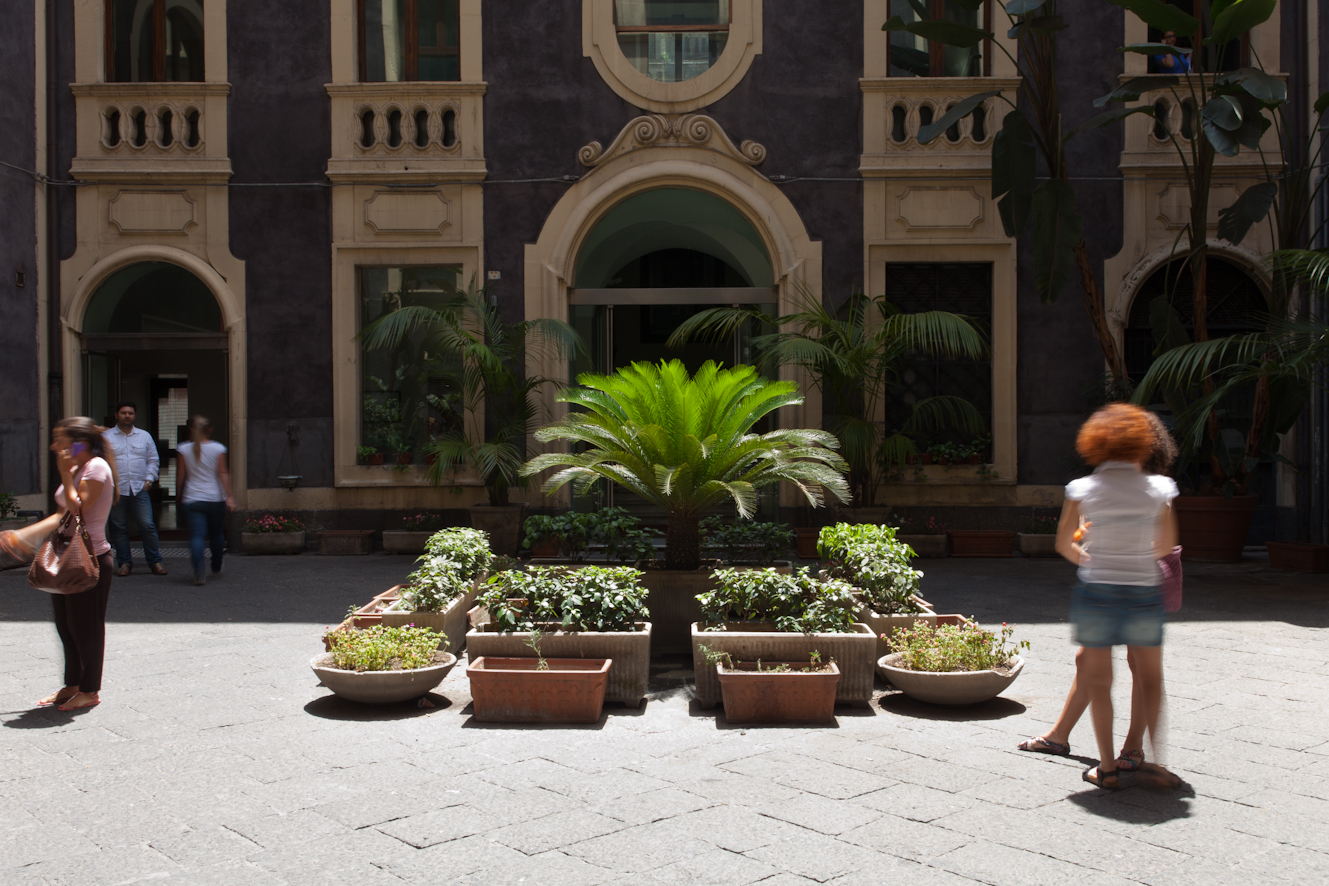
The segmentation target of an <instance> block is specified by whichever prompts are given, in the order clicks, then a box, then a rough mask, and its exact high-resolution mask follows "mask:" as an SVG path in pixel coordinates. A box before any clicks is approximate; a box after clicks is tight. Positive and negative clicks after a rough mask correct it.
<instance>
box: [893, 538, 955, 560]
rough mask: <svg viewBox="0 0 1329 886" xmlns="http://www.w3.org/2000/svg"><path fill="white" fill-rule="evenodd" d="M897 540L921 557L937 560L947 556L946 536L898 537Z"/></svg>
mask: <svg viewBox="0 0 1329 886" xmlns="http://www.w3.org/2000/svg"><path fill="white" fill-rule="evenodd" d="M895 538H896V540H897V541H902V542H904V543H905V544H907V545H909V547H911V548H913V549H914V553H915V554H918V556H920V557H925V558H928V559H935V558H937V557H944V556H946V536H944V535H897V536H895Z"/></svg>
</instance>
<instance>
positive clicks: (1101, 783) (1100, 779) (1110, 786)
mask: <svg viewBox="0 0 1329 886" xmlns="http://www.w3.org/2000/svg"><path fill="white" fill-rule="evenodd" d="M1091 772H1092V773H1093V775H1090V774H1089V773H1091ZM1080 778H1082V779H1084V780H1085V781H1087V782H1089V783H1090V784H1091V785H1093V786H1094V787H1096V788H1102V789H1103V790H1105V791H1115V790H1117V789H1118V788H1120V787H1121V779H1120V778H1119V777H1118V776H1117V770H1115V769H1113V770H1112V771H1111V772H1103V771H1101V770H1100V769H1099V768H1098V767H1097V766H1091V767H1089V768H1088V769H1086V770H1085V771H1084V772H1082V773H1080Z"/></svg>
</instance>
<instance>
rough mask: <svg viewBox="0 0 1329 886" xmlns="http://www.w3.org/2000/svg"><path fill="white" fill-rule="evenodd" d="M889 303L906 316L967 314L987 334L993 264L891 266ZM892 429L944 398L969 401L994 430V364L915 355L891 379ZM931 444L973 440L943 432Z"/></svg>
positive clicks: (888, 424) (888, 403)
mask: <svg viewBox="0 0 1329 886" xmlns="http://www.w3.org/2000/svg"><path fill="white" fill-rule="evenodd" d="M886 298H887V299H888V300H890V302H891V303H892V304H894V305H895V306H896V307H897V308H899V309H900V310H901V311H904V312H905V313H910V314H913V313H920V312H922V311H950V312H952V313H955V314H963V315H964V316H966V317H968V318H970V320H972V321H974V324H975V325H976V326H978V327H979V328H980V329H982V330H983V331H984V333H985V334H986V333H987V332H988V330H990V329H991V328H992V265H991V264H989V263H988V262H964V263H954V264H940V263H938V264H921V263H918V264H916V263H888V264H887V265H886ZM888 381H889V382H890V384H889V385H888V390H889V392H890V393H889V394H888V396H887V398H886V428H887V430H888V431H890V430H898V429H900V428H902V427H903V426H904V423H905V421H907V420H908V418H909V415H910V413H911V412H912V410H913V405H914V404H915V403H917V402H918V401H920V400H924V399H926V398H928V397H936V396H939V395H949V396H953V397H963V398H964V399H966V400H968V401H969V402H970V403H972V404H973V405H974V408H975V409H977V410H978V412H979V414H980V415H982V416H983V421H984V422H986V423H987V426H988V428H989V429H991V427H992V361H991V360H988V359H984V360H969V359H963V358H949V357H942V356H929V355H922V354H915V355H913V356H910V357H907V358H906V359H905V361H904V362H903V364H902V366H901V370H900V375H899V377H898V378H896V379H890V380H888ZM931 442H939V443H940V442H958V443H967V442H969V439H968V435H964V434H958V435H957V434H956V433H953V432H948V431H942V432H940V433H938V434H936V435H934V439H933V440H932V441H931Z"/></svg>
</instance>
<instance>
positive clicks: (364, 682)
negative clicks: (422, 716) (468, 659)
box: [309, 652, 457, 704]
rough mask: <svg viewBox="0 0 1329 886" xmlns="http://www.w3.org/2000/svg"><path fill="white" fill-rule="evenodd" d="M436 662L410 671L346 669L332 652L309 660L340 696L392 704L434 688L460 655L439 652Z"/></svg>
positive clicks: (407, 699) (312, 666) (330, 687)
mask: <svg viewBox="0 0 1329 886" xmlns="http://www.w3.org/2000/svg"><path fill="white" fill-rule="evenodd" d="M434 662H435V663H434V664H433V665H431V666H429V667H426V668H417V669H415V670H411V671H344V670H342V669H341V668H337V667H333V666H332V653H330V652H325V653H323V654H321V655H316V656H314V657H313V658H312V659H310V660H309V666H310V667H311V668H313V670H314V673H315V674H318V678H319V680H321V681H322V683H323V685H324V686H326V687H328V688H329V689H331V690H332V691H333V692H335V693H336V694H337V695H338V696H340V697H341V698H345V699H348V700H349V701H359V702H364V703H365V704H391V703H392V702H397V701H410V700H411V699H413V698H419V697H420V696H422V695H424V694H425V693H427V692H429V690H431V689H433V688H434V687H435V686H437V685H438V684H439V683H442V682H443V679H444V678H445V677H447V675H448V672H449V671H451V670H452V668H453V666H454V665H456V664H457V656H455V655H449V654H448V653H446V652H440V653H438V654H437V655H435V656H434Z"/></svg>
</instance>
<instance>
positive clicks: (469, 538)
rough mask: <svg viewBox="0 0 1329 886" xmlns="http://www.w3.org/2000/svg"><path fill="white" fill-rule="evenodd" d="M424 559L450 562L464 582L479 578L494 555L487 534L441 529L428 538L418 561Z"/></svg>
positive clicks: (476, 531) (480, 531)
mask: <svg viewBox="0 0 1329 886" xmlns="http://www.w3.org/2000/svg"><path fill="white" fill-rule="evenodd" d="M426 557H441V558H443V559H445V560H450V561H452V562H453V563H455V564H457V569H458V571H459V572H460V574H461V577H462V578H463V579H464V580H466V581H472V580H474V579H477V578H479V577H480V576H481V575H482V574H483V573H484V572H486V571H487V570H488V569H489V566H490V564H491V563H492V562H493V560H494V554H493V552H492V551H490V550H489V533H487V532H485V531H484V530H482V529H470V528H467V527H461V526H455V527H452V528H450V529H443V530H440V531H439V532H435V533H434V534H433V535H432V536H430V537H429V541H427V542H425V553H424V556H423V557H421V558H420V561H423V560H424V559H425V558H426ZM417 562H419V561H417Z"/></svg>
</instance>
